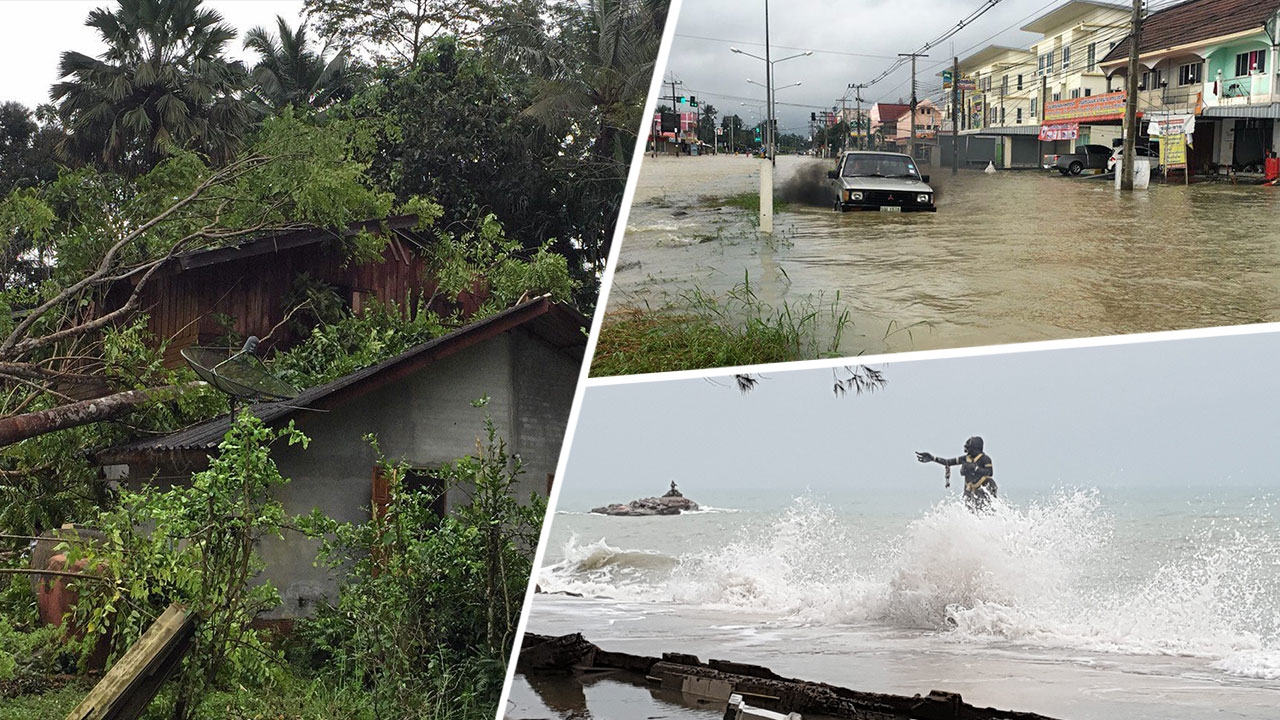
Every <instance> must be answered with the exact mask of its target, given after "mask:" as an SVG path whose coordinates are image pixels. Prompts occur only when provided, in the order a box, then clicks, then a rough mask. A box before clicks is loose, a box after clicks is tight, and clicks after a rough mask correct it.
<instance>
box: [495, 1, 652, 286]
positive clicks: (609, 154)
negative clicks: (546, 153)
mask: <svg viewBox="0 0 1280 720" xmlns="http://www.w3.org/2000/svg"><path fill="white" fill-rule="evenodd" d="M667 9H668V2H667V0H585V2H581V3H563V4H555V5H552V6H551V7H550V8H549V10H550V12H551V13H552V17H553V18H554V19H555V20H554V22H555V25H556V29H555V31H554V32H549V33H546V34H545V36H544V38H543V40H542V45H541V47H536V48H520V49H517V50H516V52H522V53H524V54H525V55H529V56H533V57H536V58H539V60H540V61H539V62H538V63H537V64H536V65H534V66H533V67H535V68H537V70H538V72H539V74H540V77H539V78H538V93H537V96H536V98H535V99H534V101H533V103H532V104H531V105H530V106H529V108H528V109H527V110H526V111H525V112H526V114H528V115H530V116H531V117H534V118H536V119H537V120H538V121H539V122H541V123H543V124H544V125H546V126H547V127H548V128H550V129H551V130H552V132H554V133H556V134H557V135H559V136H561V137H565V138H569V137H572V138H573V139H574V141H575V142H576V143H577V144H578V149H579V151H580V152H581V157H582V159H583V160H584V161H585V162H584V164H583V165H582V166H581V167H579V168H578V169H577V171H576V177H577V178H580V179H581V187H579V188H578V192H577V193H575V196H576V197H578V198H581V199H582V200H583V202H584V204H583V206H582V208H583V209H584V210H588V212H587V213H586V214H584V216H583V218H582V219H583V220H584V222H585V223H586V224H585V226H584V232H585V233H586V234H587V235H588V236H589V237H590V238H591V241H590V242H589V243H588V244H587V245H588V247H589V248H591V250H592V253H593V255H592V258H591V259H592V260H593V261H595V262H596V263H597V264H599V265H602V264H603V261H604V259H605V258H607V257H608V253H609V244H610V240H611V239H612V236H613V226H614V223H616V221H617V216H618V212H619V209H620V206H621V199H622V189H623V188H624V187H625V185H626V176H627V169H628V167H629V165H630V160H631V154H632V152H633V151H634V148H635V144H636V140H637V135H638V132H639V130H640V125H641V118H640V114H641V112H642V111H643V108H644V103H645V98H646V96H647V95H648V90H649V84H650V81H651V78H652V77H653V69H654V64H655V62H656V60H657V55H658V46H659V44H660V43H661V40H662V28H663V27H664V25H665V23H666V17H667ZM579 135H582V136H585V138H586V139H587V142H586V143H585V144H584V143H582V139H581V138H579V137H578V136H579Z"/></svg>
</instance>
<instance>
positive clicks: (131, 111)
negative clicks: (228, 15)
mask: <svg viewBox="0 0 1280 720" xmlns="http://www.w3.org/2000/svg"><path fill="white" fill-rule="evenodd" d="M85 25H87V26H89V27H91V28H93V29H95V30H97V31H98V34H99V35H100V36H101V38H102V40H103V42H105V43H106V45H107V50H106V52H105V53H103V54H102V56H101V57H99V58H93V57H89V56H88V55H85V54H83V53H79V52H64V53H63V54H62V60H61V62H60V63H59V65H58V72H59V75H60V76H61V77H62V78H64V79H63V80H62V81H61V82H58V83H57V84H55V85H54V86H53V89H52V90H51V92H50V95H51V96H52V97H53V99H54V100H55V101H56V102H57V103H58V113H59V115H60V116H61V117H62V120H63V123H64V124H65V126H66V129H67V131H68V132H67V135H66V137H65V138H64V139H63V141H62V142H61V143H60V145H59V151H60V153H61V154H62V156H63V157H64V158H65V159H66V160H67V161H68V162H70V163H73V164H77V165H83V164H92V165H95V166H97V167H99V168H103V169H107V170H111V171H114V172H120V173H123V174H126V175H129V176H136V175H140V174H142V173H145V172H146V171H147V170H150V169H151V168H153V167H155V165H156V164H157V163H158V162H159V161H160V160H162V159H163V158H165V157H169V156H171V155H173V154H174V153H175V152H178V151H180V150H184V149H188V150H195V151H198V152H200V153H202V154H203V155H205V156H207V157H208V158H210V159H211V160H212V161H213V162H214V163H215V164H218V165H221V164H224V163H226V162H228V161H230V160H231V159H232V158H233V157H235V155H236V152H237V151H238V150H239V149H240V148H241V147H242V145H243V142H242V136H243V134H244V132H245V131H246V129H247V128H248V126H249V120H250V113H249V108H248V105H247V104H246V103H245V102H244V100H242V99H241V97H240V92H241V91H242V90H243V88H244V86H245V72H244V68H243V67H242V66H241V65H240V63H238V62H230V61H228V60H227V59H226V58H224V57H223V55H222V52H223V49H224V48H225V46H226V44H227V43H228V42H230V41H231V40H232V39H233V38H235V35H236V33H235V30H234V29H232V28H231V27H230V26H228V25H225V24H223V22H222V16H221V15H219V14H218V13H217V12H215V11H213V10H210V9H207V8H202V7H201V0H119V5H118V7H116V9H115V10H114V11H112V10H110V9H107V8H97V9H95V10H93V11H92V12H90V13H89V17H88V19H87V20H86V21H85Z"/></svg>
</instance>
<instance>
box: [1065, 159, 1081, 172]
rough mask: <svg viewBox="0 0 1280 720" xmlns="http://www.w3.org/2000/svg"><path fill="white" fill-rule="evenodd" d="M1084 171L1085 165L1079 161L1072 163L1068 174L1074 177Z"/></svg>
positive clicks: (1068, 168)
mask: <svg viewBox="0 0 1280 720" xmlns="http://www.w3.org/2000/svg"><path fill="white" fill-rule="evenodd" d="M1083 169H1084V165H1083V164H1081V163H1080V161H1078V160H1077V161H1076V162H1073V163H1071V165H1070V166H1068V167H1067V172H1070V173H1071V174H1072V175H1079V174H1080V171H1081V170H1083Z"/></svg>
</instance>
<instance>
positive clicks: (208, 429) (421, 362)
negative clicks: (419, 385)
mask: <svg viewBox="0 0 1280 720" xmlns="http://www.w3.org/2000/svg"><path fill="white" fill-rule="evenodd" d="M588 324H589V323H588V321H587V318H586V317H584V316H583V315H582V313H580V312H578V311H577V310H575V309H573V308H571V307H569V306H567V305H562V304H560V303H555V302H552V301H551V300H550V299H549V298H547V297H540V298H535V299H533V300H529V301H527V302H524V303H521V304H519V305H516V306H514V307H512V308H509V309H507V310H504V311H502V312H500V313H497V314H496V315H491V316H490V317H487V318H485V319H484V320H481V321H479V322H475V323H472V324H470V325H467V326H465V327H462V328H459V329H458V330H455V331H453V332H451V333H449V334H447V335H442V336H441V337H438V338H435V339H434V340H430V341H428V342H425V343H423V344H421V345H418V346H415V347H412V348H410V349H408V350H406V351H404V352H402V353H400V354H399V355H396V356H395V357H392V358H388V359H386V360H383V361H382V362H380V363H377V364H376V365H371V366H369V367H367V368H364V369H362V370H357V371H356V372H353V373H351V374H349V375H344V376H343V377H340V378H338V379H337V380H333V381H331V382H328V383H325V384H323V385H317V386H316V387H313V388H308V389H306V390H303V391H302V392H301V393H299V394H298V396H297V397H295V398H292V399H290V400H285V401H280V402H264V403H257V404H254V405H251V406H249V408H248V410H249V411H250V412H252V413H253V414H254V415H256V416H258V417H259V418H261V419H262V420H263V421H264V422H267V423H271V422H273V421H276V420H281V419H284V418H286V417H288V416H290V415H292V414H293V413H295V412H298V411H300V410H305V409H329V408H332V407H336V406H339V405H341V404H343V403H344V402H346V400H348V399H351V398H353V397H358V396H359V395H363V394H365V393H367V392H370V391H372V390H374V389H376V388H378V387H382V386H383V385H385V384H386V383H388V382H391V381H393V380H396V379H398V378H400V377H403V376H404V375H405V374H407V373H410V372H413V371H416V370H418V369H420V368H422V367H425V366H426V365H429V364H431V363H432V362H434V361H436V360H439V359H442V358H445V357H448V356H450V355H452V354H454V353H456V352H458V351H460V350H462V349H464V348H467V347H470V346H471V345H474V344H476V343H478V342H482V341H484V340H487V339H489V338H492V337H495V336H497V335H500V334H502V333H504V332H507V331H509V330H513V329H515V328H517V327H525V328H527V329H528V330H529V331H530V332H532V333H533V334H534V335H537V336H538V337H540V338H542V339H543V340H544V341H546V342H547V343H548V344H550V345H551V346H552V347H554V348H556V349H557V350H559V351H561V352H563V353H566V354H568V355H569V356H570V357H573V358H575V359H579V360H580V359H581V358H582V355H583V353H584V352H585V351H586V344H587V336H586V334H585V332H583V331H584V329H585V328H586V327H587V326H588ZM230 427H231V416H230V414H227V415H222V416H220V417H217V418H214V419H213V420H208V421H206V422H203V423H200V424H198V425H193V426H191V427H189V428H186V429H184V430H179V431H178V432H175V433H172V434H170V435H165V436H164V437H159V438H153V439H148V440H142V441H138V442H134V443H130V444H128V445H121V446H118V447H114V448H108V449H107V450H103V451H102V452H100V453H98V456H97V458H98V461H99V462H100V463H102V464H104V465H113V464H123V463H130V462H135V461H137V460H138V459H139V458H143V457H148V456H157V455H168V456H171V457H172V456H181V455H182V454H184V453H190V452H199V453H207V452H208V451H211V450H214V449H215V448H217V446H218V444H219V443H221V442H222V438H223V437H224V436H225V435H226V434H227V430H228V429H230Z"/></svg>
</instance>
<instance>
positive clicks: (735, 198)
mask: <svg viewBox="0 0 1280 720" xmlns="http://www.w3.org/2000/svg"><path fill="white" fill-rule="evenodd" d="M699 202H701V204H702V206H703V207H709V208H716V207H731V208H737V209H739V210H746V211H747V212H752V213H759V212H760V193H759V192H756V191H754V190H750V191H747V192H742V193H738V194H736V195H728V196H717V195H703V196H702V197H700V198H699ZM790 209H791V203H789V202H787V201H786V200H781V199H779V198H778V197H777V195H776V194H775V196H774V198H773V212H774V213H775V214H776V213H780V212H787V211H789V210H790Z"/></svg>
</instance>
